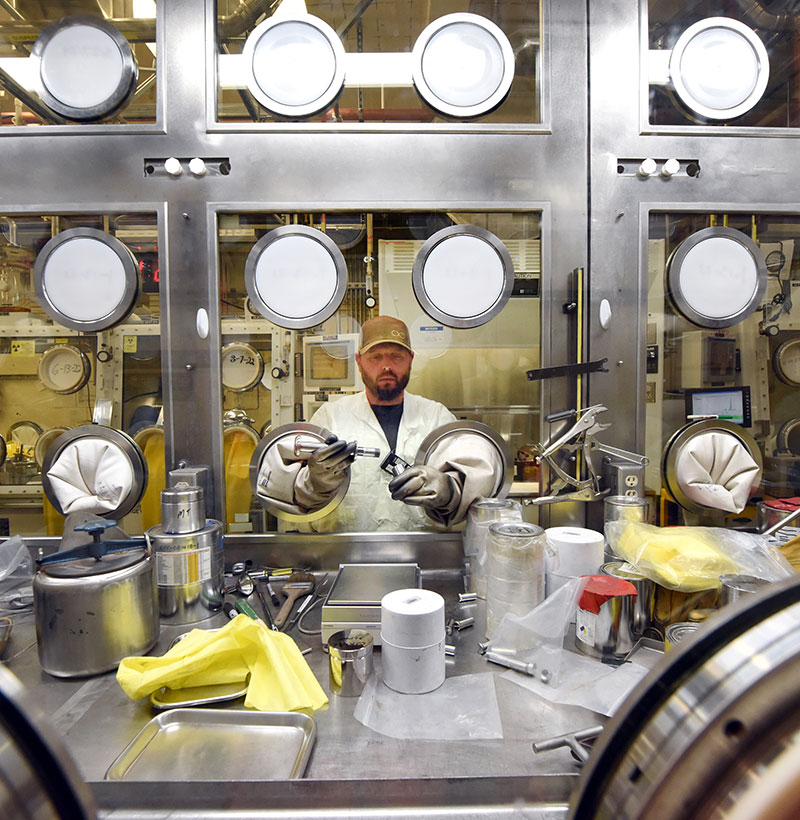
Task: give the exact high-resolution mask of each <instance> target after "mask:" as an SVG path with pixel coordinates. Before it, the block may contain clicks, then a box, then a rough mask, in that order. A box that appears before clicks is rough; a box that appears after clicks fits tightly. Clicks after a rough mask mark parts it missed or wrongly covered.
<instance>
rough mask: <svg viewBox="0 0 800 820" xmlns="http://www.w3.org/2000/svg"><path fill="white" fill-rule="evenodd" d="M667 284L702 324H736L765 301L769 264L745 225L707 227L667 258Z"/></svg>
mask: <svg viewBox="0 0 800 820" xmlns="http://www.w3.org/2000/svg"><path fill="white" fill-rule="evenodd" d="M667 288H668V290H669V295H670V298H671V300H672V302H673V304H674V305H675V308H676V309H677V311H678V312H679V313H680V314H681V315H682V316H684V318H686V319H688V320H689V321H690V322H692V323H693V324H695V325H697V326H699V327H708V328H713V329H717V328H721V327H730V326H731V325H735V324H737V323H738V322H741V321H742V320H743V319H746V318H747V317H748V316H749V315H750V314H751V313H753V311H754V310H756V309H757V308H758V306H759V305H760V304H761V299H762V298H763V296H764V291H765V290H766V288H767V265H766V262H765V260H764V255H763V254H762V253H761V250H760V248H759V247H758V245H756V243H755V242H753V240H752V239H750V237H749V236H746V235H745V234H743V233H742V232H741V231H737V230H733V229H732V228H716V227H713V228H703V229H702V230H700V231H697V232H696V233H693V234H692V235H691V236H690V237H688V238H687V239H685V240H684V241H683V242H682V243H681V244H680V245H679V246H678V247H677V248H676V249H675V251H674V252H673V253H672V255H671V256H670V259H669V261H668V262H667Z"/></svg>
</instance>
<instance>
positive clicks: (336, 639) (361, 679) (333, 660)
mask: <svg viewBox="0 0 800 820" xmlns="http://www.w3.org/2000/svg"><path fill="white" fill-rule="evenodd" d="M372 647H373V639H372V635H371V634H370V633H369V632H367V631H366V630H364V629H344V630H342V631H340V632H335V633H334V634H333V635H331V636H330V638H328V646H327V648H328V668H329V672H330V685H331V692H333V693H334V694H336V695H340V696H341V697H358V696H359V695H360V694H361V693H362V692H363V691H364V686H365V685H366V683H367V681H368V680H369V677H370V675H372V671H373V661H372Z"/></svg>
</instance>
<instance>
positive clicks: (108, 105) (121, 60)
mask: <svg viewBox="0 0 800 820" xmlns="http://www.w3.org/2000/svg"><path fill="white" fill-rule="evenodd" d="M31 57H34V58H38V60H39V85H40V88H39V92H38V93H39V97H40V98H41V100H42V102H43V103H44V104H45V105H46V106H47V107H48V108H49V109H50V110H51V111H55V112H56V114H60V115H61V116H62V117H64V118H65V119H68V120H73V121H75V122H95V121H97V120H102V119H105V118H107V117H110V116H111V115H113V114H115V113H116V112H117V111H119V110H120V109H121V108H123V107H124V106H125V104H126V103H127V102H128V100H129V99H130V98H131V96H132V94H133V92H134V91H135V89H136V81H137V79H138V76H139V69H138V66H137V64H136V59H135V58H134V56H133V52H132V51H131V47H130V45H129V43H128V41H127V40H126V39H125V38H124V37H123V36H122V34H121V33H120V32H119V31H118V30H117V29H116V28H115V27H114V26H113V25H112V24H111V23H109V22H107V21H106V20H103V19H102V18H100V17H92V16H90V15H84V14H73V15H71V16H69V17H65V18H63V19H62V20H59V21H57V22H56V23H53V24H52V25H50V26H48V27H47V28H45V29H44V31H42V33H41V34H40V35H39V37H38V39H37V40H36V42H35V43H34V44H33V48H32V49H31Z"/></svg>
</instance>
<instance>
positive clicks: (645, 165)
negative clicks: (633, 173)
mask: <svg viewBox="0 0 800 820" xmlns="http://www.w3.org/2000/svg"><path fill="white" fill-rule="evenodd" d="M656 168H657V166H656V161H655V160H654V159H652V158H651V157H648V158H647V159H643V160H642V164H641V165H640V166H639V170H638V171H637V173H638V174H639V176H640V177H649V176H650V174H654V173H655V172H656Z"/></svg>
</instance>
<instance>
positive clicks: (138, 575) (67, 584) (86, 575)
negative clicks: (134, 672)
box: [33, 549, 160, 678]
mask: <svg viewBox="0 0 800 820" xmlns="http://www.w3.org/2000/svg"><path fill="white" fill-rule="evenodd" d="M33 602H34V612H35V618H36V638H37V641H38V649H39V662H40V663H41V665H42V669H44V671H45V672H48V673H49V674H51V675H55V676H56V677H61V678H72V677H84V676H87V675H97V674H100V673H101V672H108V671H109V670H111V669H114V668H115V667H116V666H117V665H118V664H119V662H120V661H121V660H122V659H123V658H125V657H127V656H128V655H141V654H143V653H145V652H147V651H148V650H149V649H151V648H152V647H153V645H154V644H155V642H156V641H157V640H158V633H159V625H160V624H159V618H158V598H157V590H156V578H155V563H154V561H153V557H152V556H151V555H150V553H149V551H147V550H141V549H140V550H132V551H130V552H123V553H115V554H111V555H105V556H103V557H102V558H101V559H99V560H96V559H94V558H83V559H80V560H75V561H67V562H65V563H61V564H51V565H48V566H44V567H40V568H39V570H38V572H37V573H36V575H35V577H34V579H33Z"/></svg>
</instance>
